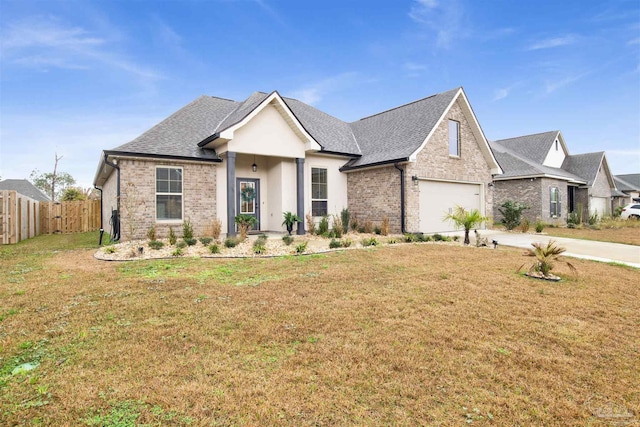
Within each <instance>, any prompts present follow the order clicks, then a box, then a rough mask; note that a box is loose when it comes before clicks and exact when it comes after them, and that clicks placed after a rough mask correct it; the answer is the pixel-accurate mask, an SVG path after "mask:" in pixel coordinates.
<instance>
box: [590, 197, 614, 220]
mask: <svg viewBox="0 0 640 427" xmlns="http://www.w3.org/2000/svg"><path fill="white" fill-rule="evenodd" d="M609 203H610V202H609V198H608V197H592V198H591V203H590V206H589V215H593V214H595V213H596V212H597V213H598V217H599V218H602V217H603V216H605V215H609V209H607V207H608V206H609Z"/></svg>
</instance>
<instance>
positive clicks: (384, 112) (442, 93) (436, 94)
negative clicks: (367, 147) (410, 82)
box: [352, 86, 462, 123]
mask: <svg viewBox="0 0 640 427" xmlns="http://www.w3.org/2000/svg"><path fill="white" fill-rule="evenodd" d="M460 89H462V86H458V87H457V88H455V89H451V90H447V91H445V92H440V93H435V94H433V95H430V96H427V97H424V98H420V99H416V100H415V101H411V102H407V103H406V104H402V105H398V106H397V107H393V108H389V109H388V110H384V111H381V112H379V113H375V114H371V115H370V116H365V117H362V118H361V119H358V120H356V122H359V121H361V120H367V119H370V118H372V117H376V116H380V115H382V114H386V113H389V112H391V111H394V110H398V109H400V108H405V107H408V106H410V105H413V104H417V103H419V102H423V101H426V100H427V99H431V98H435V97H437V96H440V95H449V94H450V93H451V92H457V91H459V90H460ZM352 123H355V122H352Z"/></svg>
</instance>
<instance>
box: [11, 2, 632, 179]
mask: <svg viewBox="0 0 640 427" xmlns="http://www.w3.org/2000/svg"><path fill="white" fill-rule="evenodd" d="M0 17H1V18H0V43H1V45H0V47H1V51H0V176H1V177H2V178H3V179H6V178H28V177H29V174H30V173H31V171H32V170H33V169H36V168H37V169H39V170H40V171H50V170H51V169H52V168H53V159H54V153H56V152H57V153H58V155H62V156H63V159H62V160H61V161H60V164H59V169H60V170H62V171H65V172H69V173H70V174H71V175H73V176H74V177H75V178H76V180H77V181H78V184H80V185H81V186H84V187H88V186H90V185H91V184H92V181H93V176H94V174H95V169H96V167H97V163H98V159H99V157H100V152H101V150H102V149H111V148H114V147H116V146H118V145H120V144H123V143H125V142H127V141H129V140H131V139H133V138H135V137H136V136H138V135H139V134H141V133H142V132H144V131H145V130H146V129H148V128H150V127H151V126H153V125H154V124H156V123H157V122H159V121H160V120H162V119H164V118H165V117H167V116H168V115H170V114H171V113H173V112H174V111H175V110H177V109H179V108H181V107H182V106H184V105H185V104H187V103H189V102H190V101H192V100H193V99H195V98H197V97H198V96H200V95H205V94H206V95H214V96H220V97H224V98H231V99H235V100H242V99H244V98H246V97H247V96H249V95H250V94H251V93H252V92H254V91H256V90H260V91H265V92H270V91H272V90H278V91H279V92H280V93H281V94H282V95H284V96H289V97H294V98H298V99H300V100H302V101H305V102H307V103H310V104H312V105H314V106H315V107H317V108H319V109H321V110H323V111H325V112H327V113H329V114H332V115H334V116H336V117H338V118H340V119H342V120H345V121H351V120H356V119H358V118H361V117H364V116H367V115H370V114H374V113H377V112H380V111H383V110H386V109H389V108H393V107H395V106H398V105H401V104H405V103H407V102H411V101H414V100H416V99H420V98H424V97H426V96H429V95H432V94H434V93H438V92H442V91H446V90H448V89H452V88H455V87H458V86H463V87H464V89H465V91H466V93H467V96H468V97H469V100H470V102H471V105H472V107H473V109H474V111H475V114H476V116H477V117H478V120H479V122H480V124H481V126H482V128H483V130H484V132H485V134H486V136H487V138H489V139H501V138H508V137H513V136H519V135H526V134H531V133H537V132H544V131H548V130H555V129H559V130H561V131H562V133H563V135H564V137H565V140H566V142H567V145H568V147H569V150H570V152H571V153H572V154H578V153H583V152H590V151H602V150H605V151H606V152H607V157H608V160H609V164H610V166H611V168H612V170H613V172H614V173H615V174H623V173H639V172H640V2H638V1H637V0H630V1H624V0H619V1H587V0H579V1H570V0H563V1H556V0H554V1H513V0H504V1H503V0H493V1H491V0H488V1H474V0H419V1H416V0H406V1H400V0H395V1H356V0H353V1H349V0H342V1H332V0H327V1H299V0H298V1H287V0H253V1H251V0H236V1H234V0H220V1H215V0H200V1H186V0H182V1H177V0H176V1H170V0H165V1H160V0H158V1H145V0H132V1H101V2H97V1H88V0H82V1H55V0H48V1H30V0H19V1H10V0H0Z"/></svg>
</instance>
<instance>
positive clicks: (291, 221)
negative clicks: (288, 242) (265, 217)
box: [282, 211, 302, 236]
mask: <svg viewBox="0 0 640 427" xmlns="http://www.w3.org/2000/svg"><path fill="white" fill-rule="evenodd" d="M282 216H283V217H284V221H282V225H284V226H285V227H287V231H288V232H289V236H291V232H292V231H293V226H294V225H295V224H296V222H302V220H301V219H300V217H299V216H298V215H296V214H294V213H292V212H289V211H287V212H283V213H282Z"/></svg>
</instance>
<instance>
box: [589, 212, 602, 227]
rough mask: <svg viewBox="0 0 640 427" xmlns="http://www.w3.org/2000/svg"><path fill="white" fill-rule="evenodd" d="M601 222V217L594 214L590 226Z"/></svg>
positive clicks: (596, 213) (590, 217) (590, 216)
mask: <svg viewBox="0 0 640 427" xmlns="http://www.w3.org/2000/svg"><path fill="white" fill-rule="evenodd" d="M599 222H600V216H599V215H598V212H594V213H593V215H589V225H596V224H597V223H599Z"/></svg>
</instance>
